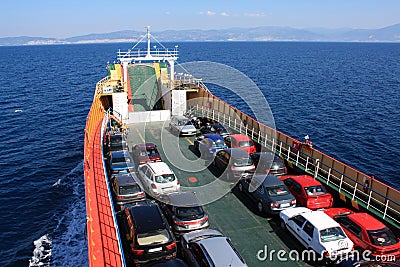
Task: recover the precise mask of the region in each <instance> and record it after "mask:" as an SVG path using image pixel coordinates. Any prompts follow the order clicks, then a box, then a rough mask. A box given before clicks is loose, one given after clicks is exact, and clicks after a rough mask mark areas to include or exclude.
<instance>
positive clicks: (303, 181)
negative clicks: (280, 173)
mask: <svg viewBox="0 0 400 267" xmlns="http://www.w3.org/2000/svg"><path fill="white" fill-rule="evenodd" d="M287 178H291V179H292V180H294V181H296V182H297V183H298V184H300V185H301V186H302V187H309V186H316V185H321V183H320V182H319V181H318V180H317V179H314V178H313V177H312V176H310V175H293V176H292V175H287V176H285V179H287Z"/></svg>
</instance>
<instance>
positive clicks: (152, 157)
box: [132, 143, 162, 165]
mask: <svg viewBox="0 0 400 267" xmlns="http://www.w3.org/2000/svg"><path fill="white" fill-rule="evenodd" d="M132 154H133V159H134V161H135V163H136V165H141V164H145V163H147V162H160V161H162V160H161V156H160V153H159V152H158V149H157V146H156V145H155V144H153V143H145V144H136V145H134V146H133V147H132Z"/></svg>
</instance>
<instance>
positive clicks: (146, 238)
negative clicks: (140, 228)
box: [137, 229, 169, 246]
mask: <svg viewBox="0 0 400 267" xmlns="http://www.w3.org/2000/svg"><path fill="white" fill-rule="evenodd" d="M168 241H169V234H168V232H167V230H166V229H162V230H159V231H154V232H149V233H142V234H138V235H137V242H138V244H139V246H148V245H152V244H164V243H167V242H168Z"/></svg>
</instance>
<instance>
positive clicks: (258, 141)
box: [257, 130, 261, 143]
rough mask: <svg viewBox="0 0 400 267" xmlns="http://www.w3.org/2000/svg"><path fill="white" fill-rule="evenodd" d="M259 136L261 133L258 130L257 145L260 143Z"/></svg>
mask: <svg viewBox="0 0 400 267" xmlns="http://www.w3.org/2000/svg"><path fill="white" fill-rule="evenodd" d="M260 136H261V131H260V130H258V140H257V143H260Z"/></svg>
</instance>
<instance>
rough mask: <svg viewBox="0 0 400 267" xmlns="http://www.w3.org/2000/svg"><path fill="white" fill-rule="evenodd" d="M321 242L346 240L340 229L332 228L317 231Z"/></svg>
mask: <svg viewBox="0 0 400 267" xmlns="http://www.w3.org/2000/svg"><path fill="white" fill-rule="evenodd" d="M319 234H320V236H321V241H322V242H331V241H335V240H339V239H344V238H346V235H345V234H344V232H343V230H342V228H340V227H332V228H327V229H324V230H321V231H319Z"/></svg>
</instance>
